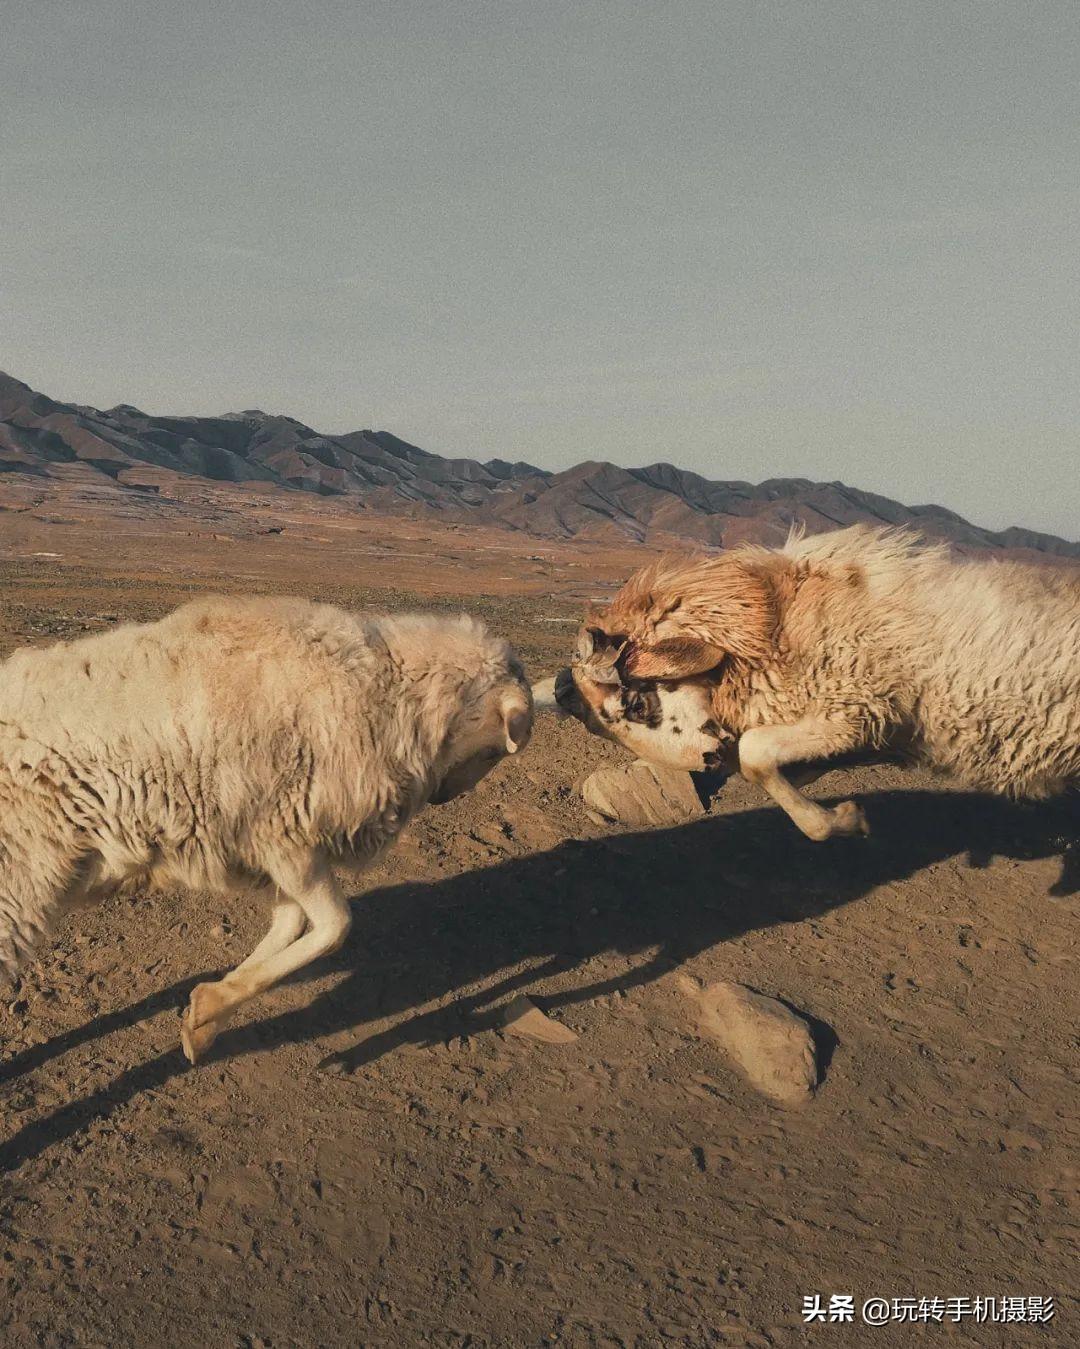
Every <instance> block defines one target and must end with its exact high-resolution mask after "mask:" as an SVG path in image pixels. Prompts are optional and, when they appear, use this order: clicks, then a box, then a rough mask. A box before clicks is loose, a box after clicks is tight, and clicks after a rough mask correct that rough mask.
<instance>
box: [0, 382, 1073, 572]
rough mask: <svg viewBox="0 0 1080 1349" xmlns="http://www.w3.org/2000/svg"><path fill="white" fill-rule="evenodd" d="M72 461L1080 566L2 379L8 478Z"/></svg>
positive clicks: (117, 476) (826, 494)
mask: <svg viewBox="0 0 1080 1349" xmlns="http://www.w3.org/2000/svg"><path fill="white" fill-rule="evenodd" d="M72 466H81V467H80V469H79V471H80V472H82V473H85V474H88V475H90V476H94V477H96V476H100V477H102V478H104V479H109V480H111V481H112V482H113V483H115V484H116V485H117V486H118V487H119V488H121V489H124V490H127V491H130V492H134V493H161V492H163V491H167V488H168V482H169V479H170V478H172V477H173V476H174V475H176V476H180V477H198V478H202V479H209V480H211V481H218V482H229V483H240V484H242V483H252V484H263V485H272V486H274V487H277V488H281V489H288V490H292V491H298V492H312V493H320V494H323V495H327V496H338V497H343V498H346V499H348V501H349V502H350V503H355V506H356V508H357V509H358V510H365V511H371V512H373V513H376V514H380V513H381V514H388V515H393V514H396V515H401V514H407V515H412V516H417V515H428V514H431V513H441V514H442V515H443V516H444V517H445V518H446V519H448V520H454V521H458V522H464V523H469V522H473V523H477V524H484V525H495V526H501V527H504V528H507V529H514V530H520V531H524V532H525V533H528V534H533V535H537V536H540V537H547V538H585V539H597V540H612V541H614V540H616V539H621V540H632V541H636V542H643V543H647V544H651V545H655V546H663V547H667V546H677V545H678V544H680V543H681V544H686V543H697V544H705V545H712V546H717V545H731V544H734V543H741V542H745V541H759V542H765V543H775V542H777V541H779V540H781V539H782V538H783V537H784V536H785V535H786V534H787V532H788V530H789V528H790V526H791V525H792V523H793V522H800V523H802V524H803V525H805V527H806V528H807V529H808V530H809V531H810V532H818V531H820V530H823V529H832V528H836V527H838V526H840V525H847V524H854V523H856V522H857V521H869V522H872V523H877V524H896V525H911V526H914V527H916V528H918V529H920V530H921V531H922V532H923V533H925V534H927V535H930V536H932V537H936V538H943V539H947V540H948V541H950V542H952V543H954V544H956V545H958V546H960V547H962V548H965V549H966V548H993V549H999V550H1006V551H1008V552H1017V551H1022V552H1025V553H1031V552H1034V553H1039V554H1044V555H1052V556H1057V557H1073V558H1080V543H1070V542H1066V541H1065V540H1063V539H1059V538H1057V537H1055V536H1053V535H1049V534H1041V533H1038V532H1036V531H1034V530H1029V529H1022V528H1011V529H1005V530H1002V531H999V532H995V531H992V530H988V529H982V528H980V527H979V526H977V525H973V524H971V523H969V522H968V521H967V520H965V519H963V518H962V517H961V516H959V515H957V514H956V513H955V512H954V511H950V510H947V509H946V508H945V507H943V506H934V505H927V506H904V505H901V503H900V502H897V501H892V500H890V499H889V498H888V497H883V496H879V495H877V494H875V493H873V492H866V491H863V490H861V489H859V488H856V487H848V486H845V484H843V483H840V482H830V483H821V482H812V481H810V480H809V479H805V478H771V479H769V480H768V481H766V482H761V483H758V484H756V485H755V484H752V483H749V482H742V481H728V480H716V481H714V480H710V479H708V478H704V477H702V476H700V475H699V474H697V473H691V472H688V471H687V470H685V469H680V468H676V467H674V466H673V465H671V464H667V463H659V464H652V465H650V466H648V467H646V468H620V467H618V466H617V465H615V464H611V463H605V462H594V461H588V462H584V463H580V464H577V465H576V466H575V467H574V468H570V469H567V470H565V471H563V472H559V473H554V472H549V471H548V470H545V469H542V468H537V467H536V466H534V465H532V464H527V463H521V462H517V463H510V462H508V461H506V460H503V459H489V460H487V461H485V462H480V461H478V460H475V459H468V458H461V459H448V458H444V457H442V456H440V455H437V454H431V453H429V452H428V451H426V450H422V449H419V448H418V447H417V446H415V445H410V444H408V442H406V441H404V440H400V439H399V438H398V437H397V436H394V435H392V434H391V433H390V432H388V431H370V430H362V431H350V432H347V433H346V434H344V435H326V434H323V433H321V432H318V431H315V430H313V429H312V428H311V427H310V426H305V425H304V423H303V422H299V421H296V420H295V419H294V418H292V417H285V416H277V415H274V414H271V413H266V412H261V411H258V410H250V411H246V412H231V413H227V414H225V415H223V416H219V417H161V416H152V415H150V414H149V413H146V412H142V411H140V410H139V409H138V408H136V407H132V406H130V405H129V404H120V405H119V406H117V407H113V408H109V409H107V410H105V411H100V410H98V409H97V408H91V407H83V406H80V405H78V404H72V403H61V402H57V401H56V400H54V399H52V398H50V397H48V396H47V395H45V394H42V393H37V392H35V391H34V390H33V389H31V388H30V387H29V386H28V385H26V384H23V383H21V382H20V381H19V380H17V379H14V378H12V377H11V376H9V375H5V374H3V373H2V372H0V475H4V474H21V475H31V476H33V477H35V478H38V479H42V480H44V482H47V480H48V479H49V478H50V477H55V476H57V475H67V474H70V472H71V469H72ZM44 482H43V486H44Z"/></svg>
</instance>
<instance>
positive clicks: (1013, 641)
mask: <svg viewBox="0 0 1080 1349" xmlns="http://www.w3.org/2000/svg"><path fill="white" fill-rule="evenodd" d="M589 621H590V623H591V624H593V625H596V626H598V627H600V628H601V629H602V630H603V631H604V632H605V633H606V634H608V635H609V636H610V637H611V638H612V639H613V640H615V641H616V642H620V643H621V642H625V643H626V648H625V649H626V655H625V657H624V668H625V670H626V672H627V674H629V675H631V676H633V677H635V678H638V679H665V680H672V681H678V680H680V679H686V678H694V677H697V676H701V677H702V679H703V680H704V682H705V683H707V685H708V688H709V696H710V697H711V702H712V712H713V715H714V716H715V718H716V719H717V721H718V722H720V723H721V724H722V725H723V726H724V727H727V728H730V730H732V731H733V732H734V733H736V734H742V733H744V732H746V731H748V730H751V729H753V728H755V727H760V726H792V725H795V724H796V723H799V722H801V721H803V720H804V719H808V718H810V719H814V720H815V721H821V722H825V723H828V724H829V726H830V727H834V728H835V730H836V743H835V745H834V746H833V748H832V752H837V753H839V752H841V751H843V750H847V749H853V748H856V747H859V746H871V747H880V746H882V745H884V744H886V743H889V742H893V743H897V742H899V743H901V744H903V745H905V746H906V747H907V748H908V749H909V750H910V751H911V752H912V753H913V754H914V756H915V757H917V758H918V759H920V760H921V761H923V762H924V763H927V764H929V765H931V766H933V767H936V768H939V769H942V770H945V771H947V772H949V773H951V774H953V775H955V776H956V777H958V778H960V779H961V780H963V781H965V782H967V783H969V784H971V785H972V786H975V787H979V788H983V789H986V790H990V791H995V792H1001V793H1005V794H1008V795H1013V796H1027V797H1040V796H1046V795H1051V794H1053V793H1055V792H1058V791H1060V790H1062V789H1063V788H1064V786H1065V785H1066V784H1067V783H1069V782H1070V781H1076V780H1080V572H1077V571H1076V570H1074V569H1072V568H1061V569H1057V568H1053V567H1049V566H1046V567H1043V566H1027V565H1023V564H1020V563H1016V562H1009V561H999V560H993V559H983V558H979V559H974V558H956V557H953V556H951V555H950V554H949V552H948V550H947V548H945V547H944V546H926V545H925V544H923V543H922V541H921V540H919V539H918V538H917V537H915V536H912V535H911V534H909V533H906V532H904V531H900V530H880V529H872V528H868V527H866V526H855V527H853V528H850V529H845V530H838V531H836V532H834V533H829V534H820V535H817V536H815V537H813V538H807V539H792V540H791V541H789V542H788V543H787V544H786V545H785V546H784V547H782V548H779V549H775V550H772V549H765V548H744V549H739V550H736V551H733V552H731V553H728V554H724V555H721V556H718V557H707V558H700V557H699V558H690V559H687V558H685V557H684V558H667V559H664V560H663V561H661V562H659V563H657V564H654V565H653V566H651V567H649V568H647V569H645V570H643V571H642V572H640V573H638V574H637V575H636V576H634V577H631V579H630V580H629V581H628V582H627V583H626V585H625V586H624V587H623V589H622V590H621V591H620V592H619V593H618V594H617V595H616V596H615V597H614V599H613V600H612V603H611V605H610V606H609V607H608V608H607V610H605V611H603V612H602V613H598V614H596V615H594V616H593V617H592V618H591V619H590V620H589ZM639 752H640V751H639Z"/></svg>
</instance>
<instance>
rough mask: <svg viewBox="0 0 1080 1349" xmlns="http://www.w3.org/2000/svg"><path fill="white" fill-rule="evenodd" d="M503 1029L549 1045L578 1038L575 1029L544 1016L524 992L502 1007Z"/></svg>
mask: <svg viewBox="0 0 1080 1349" xmlns="http://www.w3.org/2000/svg"><path fill="white" fill-rule="evenodd" d="M503 1030H504V1031H505V1032H506V1033H507V1035H524V1036H526V1037H527V1038H528V1039H530V1040H543V1041H544V1043H545V1044H549V1045H568V1044H571V1043H572V1042H573V1041H574V1040H576V1039H577V1038H578V1036H577V1032H576V1031H572V1030H571V1029H570V1027H569V1026H564V1025H563V1024H562V1022H561V1021H553V1020H552V1019H551V1017H549V1016H546V1015H545V1014H544V1013H543V1012H542V1011H541V1010H540V1008H539V1007H537V1005H536V1003H535V1002H533V1000H532V998H530V997H527V996H526V995H525V994H524V993H519V994H518V996H517V997H516V998H514V999H513V1000H512V1001H510V1002H508V1003H507V1004H506V1006H505V1007H504V1008H503Z"/></svg>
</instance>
